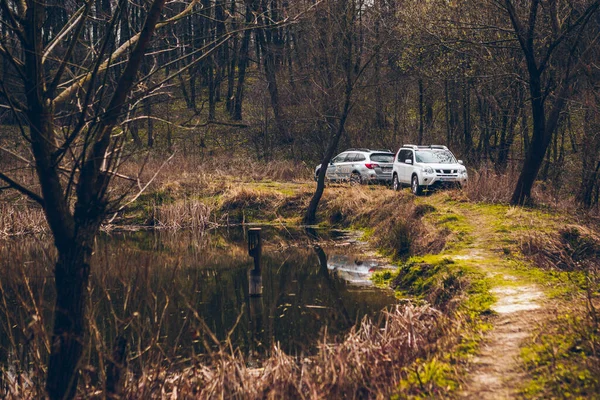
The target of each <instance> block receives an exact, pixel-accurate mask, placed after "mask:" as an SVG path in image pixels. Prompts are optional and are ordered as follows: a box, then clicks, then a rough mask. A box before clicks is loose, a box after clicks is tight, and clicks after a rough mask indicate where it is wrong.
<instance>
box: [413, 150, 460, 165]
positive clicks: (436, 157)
mask: <svg viewBox="0 0 600 400" xmlns="http://www.w3.org/2000/svg"><path fill="white" fill-rule="evenodd" d="M417 162H419V163H426V164H427V163H434V164H456V158H454V155H453V154H452V153H451V152H450V151H448V150H433V149H432V150H417Z"/></svg>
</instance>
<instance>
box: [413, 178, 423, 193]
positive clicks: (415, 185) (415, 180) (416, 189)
mask: <svg viewBox="0 0 600 400" xmlns="http://www.w3.org/2000/svg"><path fill="white" fill-rule="evenodd" d="M410 182H411V183H410V190H411V191H412V192H413V194H414V195H415V196H420V195H421V193H423V186H421V185H419V177H418V176H417V175H413V176H412V179H411V181H410Z"/></svg>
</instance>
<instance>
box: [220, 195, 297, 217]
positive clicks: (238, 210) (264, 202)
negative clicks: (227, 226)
mask: <svg viewBox="0 0 600 400" xmlns="http://www.w3.org/2000/svg"><path fill="white" fill-rule="evenodd" d="M284 200H285V196H284V195H283V194H282V193H279V192H275V191H268V192H267V191H262V190H257V189H250V188H244V187H241V188H238V187H233V188H231V189H229V190H227V191H226V192H225V193H224V194H223V198H222V201H221V207H220V211H221V212H222V213H223V216H224V217H226V218H227V219H228V220H233V222H246V221H247V220H248V218H250V219H252V218H258V217H261V216H265V215H267V216H271V217H272V216H274V214H276V211H277V209H279V207H280V206H281V205H282V204H283V202H284Z"/></svg>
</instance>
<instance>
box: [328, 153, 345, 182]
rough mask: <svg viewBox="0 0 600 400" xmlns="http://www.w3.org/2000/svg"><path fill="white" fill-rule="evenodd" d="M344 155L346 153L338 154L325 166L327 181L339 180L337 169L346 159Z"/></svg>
mask: <svg viewBox="0 0 600 400" xmlns="http://www.w3.org/2000/svg"><path fill="white" fill-rule="evenodd" d="M346 154H347V153H342V154H338V155H337V156H335V157H334V158H332V159H331V161H330V162H329V165H328V166H327V174H326V176H327V179H329V180H332V181H337V180H339V179H340V178H339V174H338V167H339V165H340V164H341V162H342V161H343V160H345V159H346Z"/></svg>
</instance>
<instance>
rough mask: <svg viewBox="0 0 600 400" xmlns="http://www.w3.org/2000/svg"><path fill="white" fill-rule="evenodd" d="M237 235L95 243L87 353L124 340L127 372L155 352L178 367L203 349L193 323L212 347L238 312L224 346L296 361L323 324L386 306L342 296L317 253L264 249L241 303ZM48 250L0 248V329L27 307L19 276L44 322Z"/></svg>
mask: <svg viewBox="0 0 600 400" xmlns="http://www.w3.org/2000/svg"><path fill="white" fill-rule="evenodd" d="M239 232H241V230H238V233H235V234H234V233H230V234H229V236H228V234H220V233H219V234H218V235H220V236H218V235H217V236H216V237H211V238H207V237H200V238H199V237H196V236H194V235H191V234H190V235H188V234H182V235H170V236H162V235H160V234H159V235H157V234H156V233H153V232H138V233H134V234H130V235H129V234H128V235H122V234H115V235H111V236H110V237H104V238H101V239H99V240H98V242H97V245H96V255H95V258H94V264H95V265H94V266H93V269H92V270H93V271H94V275H93V276H92V277H91V282H90V291H91V293H90V295H91V296H90V298H91V310H92V313H91V317H92V318H93V321H94V325H95V329H97V330H98V332H99V333H100V336H99V337H98V336H95V335H89V336H90V338H89V340H90V348H91V349H94V348H95V347H96V346H100V347H101V346H103V345H104V344H100V343H97V342H96V341H97V340H99V339H101V340H103V341H104V342H105V344H106V345H107V346H110V345H111V343H112V342H113V341H114V340H115V339H116V337H117V336H118V335H119V334H124V335H125V336H126V337H127V339H128V343H129V345H130V350H131V352H132V354H133V356H134V357H133V358H134V359H133V362H132V367H133V368H134V369H135V367H136V363H138V364H137V365H138V366H139V365H141V364H142V363H143V360H144V357H147V356H149V354H150V353H151V352H152V351H154V350H156V349H158V348H159V347H160V353H161V354H162V355H163V356H165V357H169V358H172V359H182V358H184V357H187V356H189V355H191V354H197V353H200V352H203V351H204V350H205V349H204V345H203V343H202V341H201V340H200V338H201V336H202V335H201V333H202V327H201V326H200V325H201V324H200V323H199V322H198V320H197V319H196V316H198V317H200V318H202V319H203V320H204V321H205V322H206V325H207V326H208V328H209V329H210V330H211V331H212V332H214V334H215V335H216V336H217V337H218V338H219V339H220V340H222V339H224V338H225V337H226V336H227V334H228V332H229V331H230V330H231V329H232V327H234V325H235V324H236V320H237V319H238V316H240V313H242V311H243V313H242V314H241V317H240V319H239V324H238V325H237V328H236V329H235V330H234V331H233V332H232V334H231V340H232V342H233V344H234V345H236V346H238V347H239V348H240V349H241V350H242V351H244V352H247V351H249V350H253V351H255V352H258V353H263V354H264V353H266V352H268V350H269V349H270V348H271V346H272V344H273V343H274V342H280V343H281V346H282V348H283V349H284V350H285V351H287V352H290V353H299V352H303V351H307V345H309V344H311V343H314V342H315V341H316V340H318V338H319V336H320V332H321V331H322V329H324V327H325V326H327V330H328V333H330V334H333V335H335V334H338V333H341V332H345V331H346V330H347V329H348V328H349V327H350V326H351V325H352V323H353V322H354V321H356V320H357V319H358V318H361V317H362V315H364V314H365V313H370V312H372V311H376V310H379V309H380V308H382V307H383V306H385V305H386V304H388V303H389V301H390V299H389V298H388V297H386V296H384V295H381V296H373V293H372V292H371V293H369V292H361V291H356V290H348V289H349V287H348V285H347V284H346V283H345V282H344V281H343V280H340V279H338V278H335V277H332V276H331V275H330V274H329V271H328V270H327V256H326V255H325V252H324V251H323V249H321V248H320V247H319V248H315V249H313V248H312V247H309V246H306V247H303V246H301V247H290V248H287V249H286V250H285V251H274V250H273V249H272V248H269V244H268V243H267V249H269V250H265V251H264V253H263V265H262V276H263V286H264V289H263V296H262V298H259V299H254V300H249V297H248V274H247V270H248V269H249V268H250V267H251V266H252V260H251V259H250V258H249V257H248V254H247V247H246V244H245V241H244V236H243V232H241V233H239ZM209 236H210V235H209ZM229 238H233V239H235V240H234V241H228V239H229ZM276 240H281V237H279V238H277V239H276ZM200 241H204V242H200ZM273 247H274V246H273ZM51 248H52V246H50V243H45V242H42V243H40V242H39V241H28V240H20V241H19V242H14V243H13V245H6V246H3V247H2V248H0V267H1V268H2V270H1V271H0V273H2V276H3V278H2V286H3V287H4V289H5V296H6V297H7V298H9V302H10V301H12V302H13V304H14V305H15V307H14V308H15V309H14V310H9V311H8V312H5V313H0V324H1V327H0V329H3V330H6V327H7V326H11V324H12V325H15V324H16V325H23V324H24V323H25V321H26V320H27V318H28V317H29V316H30V315H27V312H28V310H29V309H31V307H32V303H33V300H32V299H31V298H30V297H28V296H26V292H27V291H26V289H25V285H24V280H23V277H24V276H27V277H28V279H29V284H30V287H31V288H32V292H33V293H34V298H35V299H36V301H39V302H41V303H43V304H44V305H48V306H45V307H44V306H43V307H42V310H43V312H44V314H47V316H48V318H44V321H45V322H46V323H47V322H49V321H50V318H49V316H50V310H49V308H48V307H49V306H50V305H51V304H53V296H54V294H53V290H52V289H51V288H52V285H51V282H48V279H47V278H48V277H50V276H51V268H52V263H51V261H50V260H51V259H52V257H53V255H52V254H47V253H45V249H51ZM31 261H33V262H31ZM41 264H46V265H47V267H46V268H45V269H44V268H43V267H41ZM19 299H20V300H19ZM18 302H26V303H28V307H22V306H20V305H19V304H18ZM307 305H308V306H316V307H321V308H310V307H306V306H307ZM17 306H18V307H17ZM7 318H10V320H9V319H7ZM21 328H23V327H22V326H19V328H18V329H14V332H13V333H14V335H13V336H14V337H15V338H16V341H17V342H18V343H23V342H24V341H25V340H26V337H25V333H24V330H23V329H21ZM3 333H6V332H3ZM1 336H2V337H1V338H0V347H1V350H0V362H2V361H4V362H5V361H6V360H7V357H8V356H7V349H9V348H10V347H11V346H13V344H12V343H11V342H10V341H9V340H8V339H7V335H1ZM148 349H150V352H148V353H145V351H147V350H148ZM93 351H94V350H92V352H93ZM136 355H139V357H137V358H136ZM92 357H94V356H93V355H92Z"/></svg>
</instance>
